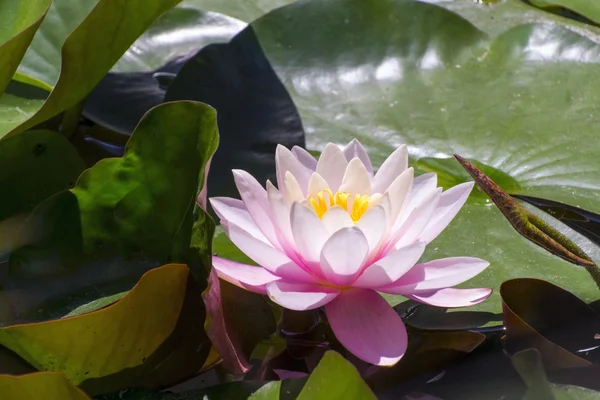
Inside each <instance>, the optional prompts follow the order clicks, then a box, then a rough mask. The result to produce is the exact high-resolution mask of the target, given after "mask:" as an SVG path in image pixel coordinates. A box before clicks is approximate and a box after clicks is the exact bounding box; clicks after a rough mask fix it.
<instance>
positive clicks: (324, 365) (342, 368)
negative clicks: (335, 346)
mask: <svg viewBox="0 0 600 400" xmlns="http://www.w3.org/2000/svg"><path fill="white" fill-rule="evenodd" d="M336 399H340V400H342V399H344V400H351V399H357V400H358V399H360V400H367V399H376V397H375V395H374V394H373V392H371V389H369V387H368V386H367V384H366V383H365V382H364V381H363V380H362V378H361V377H360V375H359V373H358V371H357V370H356V368H354V366H353V365H352V364H350V363H349V362H348V361H347V360H346V359H344V358H343V357H342V356H341V355H339V354H338V353H336V352H335V351H328V352H327V353H325V355H324V356H323V358H322V359H321V361H320V362H319V365H317V368H315V370H314V371H313V372H312V374H310V377H309V378H308V381H306V384H305V385H304V388H303V389H302V391H301V392H300V394H299V395H298V400H336Z"/></svg>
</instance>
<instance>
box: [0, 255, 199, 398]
mask: <svg viewBox="0 0 600 400" xmlns="http://www.w3.org/2000/svg"><path fill="white" fill-rule="evenodd" d="M201 304H202V301H201V298H200V294H199V290H198V287H197V285H196V283H195V282H194V281H193V279H191V278H190V276H189V270H188V268H187V267H185V266H184V265H176V264H172V265H167V266H164V267H160V268H156V269H154V270H152V271H149V272H147V273H146V274H145V275H144V276H143V277H142V279H141V280H140V282H139V283H138V284H137V285H136V286H135V287H134V288H133V289H132V290H131V292H130V293H129V294H127V295H126V296H125V297H123V298H122V299H121V300H120V301H118V302H117V303H115V304H114V305H112V306H109V307H107V308H105V309H102V310H99V311H95V312H92V313H89V314H84V315H80V316H76V317H69V318H64V319H60V320H55V321H48V322H41V323H34V324H23V325H16V326H12V327H7V328H2V329H0V343H1V344H3V345H5V346H6V347H8V348H9V349H11V350H13V351H15V352H16V353H18V354H19V355H20V356H21V357H23V358H24V359H25V360H27V361H28V362H29V363H31V364H32V365H33V366H35V367H36V368H38V369H40V370H50V371H58V372H62V373H64V374H65V376H66V377H67V378H68V379H69V380H70V381H71V382H73V383H74V384H76V385H82V386H83V387H84V388H86V390H87V391H88V392H92V393H103V392H109V391H113V390H117V389H122V388H125V387H129V386H150V387H161V386H163V385H167V384H172V383H176V382H178V381H180V380H181V379H182V378H185V377H187V376H189V375H191V374H193V373H194V372H196V371H198V370H199V369H200V367H201V366H202V365H203V363H204V360H205V358H206V356H207V354H208V352H209V349H210V342H209V341H208V338H206V336H205V335H204V333H203V330H202V322H203V315H202V314H203V313H202V312H201ZM199 307H200V310H198V308H199ZM194 327H196V328H194Z"/></svg>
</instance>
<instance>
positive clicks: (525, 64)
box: [250, 0, 600, 313]
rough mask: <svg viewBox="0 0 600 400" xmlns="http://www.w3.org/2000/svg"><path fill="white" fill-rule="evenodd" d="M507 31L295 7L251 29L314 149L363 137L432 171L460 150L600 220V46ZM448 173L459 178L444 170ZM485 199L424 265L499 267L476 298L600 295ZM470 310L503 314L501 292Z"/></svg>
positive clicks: (407, 7) (375, 8)
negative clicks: (523, 286)
mask: <svg viewBox="0 0 600 400" xmlns="http://www.w3.org/2000/svg"><path fill="white" fill-rule="evenodd" d="M501 3H510V1H508V2H501ZM471 4H472V3H471ZM498 4H500V3H498ZM500 6H501V5H498V7H500ZM473 7H474V9H473V10H471V11H470V13H471V17H470V18H471V19H473V20H474V19H477V18H479V19H480V21H483V20H484V18H488V19H489V17H490V12H491V11H489V10H488V9H493V8H494V7H496V5H494V4H491V5H486V6H485V7H487V9H486V10H483V8H485V7H482V8H478V7H476V6H473ZM529 8H531V7H529ZM532 10H534V11H535V12H537V13H538V15H539V14H540V12H539V11H536V10H535V9H532ZM477 13H481V15H480V16H479V17H477V18H476V17H474V16H473V15H475V14H477ZM501 15H502V14H501V13H499V14H497V15H496V18H498V16H501ZM300 16H302V18H300ZM332 16H335V18H332ZM289 21H294V23H290V22H289ZM511 24H512V25H511ZM574 24H575V23H574ZM507 25H510V26H514V24H513V23H512V22H510V21H509V22H506V23H505V27H504V28H503V29H498V31H497V33H494V34H492V35H490V34H488V33H487V32H484V31H481V30H480V29H478V27H476V26H475V25H473V24H471V23H470V22H468V21H467V20H465V19H463V18H462V17H460V16H458V15H457V14H455V13H453V12H450V11H448V10H446V9H444V8H441V7H439V6H436V5H432V4H426V3H419V2H414V1H401V2H398V1H391V0H387V1H386V0H384V1H379V2H377V3H376V4H373V3H369V4H366V3H364V2H362V1H358V0H333V1H327V2H322V1H304V2H298V3H294V4H291V5H289V6H286V7H283V8H280V9H277V10H275V11H273V12H271V13H269V14H268V15H266V16H264V17H263V18H260V19H259V20H257V21H255V22H253V23H252V24H251V25H250V29H253V30H254V32H255V33H256V36H257V37H258V39H259V41H260V44H261V47H262V49H263V50H264V52H265V54H266V57H267V58H268V59H269V60H270V62H271V64H272V65H273V68H274V69H275V71H276V72H277V74H278V76H279V77H280V79H281V80H282V81H283V83H284V84H285V86H286V87H287V89H288V91H289V92H290V95H291V96H292V98H293V100H294V101H295V103H296V105H297V107H298V109H299V112H300V115H301V117H302V119H303V124H304V126H305V127H306V131H307V143H308V145H309V147H310V148H312V149H317V150H318V149H321V148H322V147H323V145H324V144H325V143H326V142H329V141H333V142H336V143H340V144H342V143H347V142H348V141H349V140H350V139H351V138H353V137H357V138H358V139H359V140H361V142H362V143H363V144H364V145H366V146H367V148H368V150H369V151H370V154H371V155H372V157H373V159H374V160H375V163H376V164H378V163H381V162H382V160H383V159H384V158H385V157H386V156H387V155H388V154H389V153H391V152H392V151H393V150H394V148H395V147H396V146H398V145H399V144H401V143H407V144H408V146H409V151H410V154H411V158H412V160H413V163H414V162H415V161H418V160H420V159H422V158H428V160H429V164H428V165H429V166H430V167H432V166H433V168H431V169H432V170H435V168H438V167H435V165H434V164H433V163H432V162H431V159H432V158H433V159H445V158H450V157H451V156H452V154H453V153H458V154H460V155H462V156H463V157H467V158H469V159H473V160H476V161H478V162H480V163H482V164H484V165H486V166H489V167H490V168H493V169H495V170H497V171H500V172H501V173H502V174H504V176H505V177H508V178H510V179H508V180H509V181H510V182H513V183H511V186H512V188H520V189H517V190H516V191H517V192H519V193H521V194H529V195H532V196H539V197H542V198H548V199H553V200H557V201H563V202H566V203H569V204H574V205H580V206H582V207H584V208H586V209H589V210H591V211H598V210H600V200H598V197H597V191H598V189H600V185H598V179H597V177H598V174H599V173H600V166H599V165H598V163H597V154H598V152H599V151H600V148H596V147H600V144H597V143H598V141H597V140H595V136H596V132H595V130H596V126H597V124H598V123H599V122H600V117H599V115H600V106H599V105H598V104H600V103H599V102H598V100H599V98H598V96H599V95H598V93H600V91H599V89H600V79H598V78H597V74H596V73H595V71H596V70H597V69H598V66H599V65H598V64H599V63H600V46H599V45H598V44H596V43H595V42H594V41H593V40H591V39H589V38H587V37H584V36H581V35H579V34H577V33H575V32H573V30H575V29H573V30H568V29H565V28H562V27H560V26H556V25H552V24H527V25H520V26H516V27H510V28H506V26H507ZM574 26H575V25H574ZM580 32H581V33H585V32H584V31H583V30H581V31H580ZM332 33H335V34H332ZM589 36H590V37H593V34H592V33H590V34H589ZM384 38H385V39H384ZM437 172H440V173H441V174H446V175H448V174H450V175H452V171H451V170H449V169H448V168H446V167H444V166H443V165H440V166H439V171H437ZM462 180H463V178H461V177H460V176H454V181H455V182H460V181H462ZM442 183H443V182H442ZM509 189H510V188H509ZM476 197H477V196H472V199H471V200H470V201H469V202H468V203H467V204H466V206H465V207H464V208H463V210H462V211H461V212H460V213H459V215H458V216H457V218H456V219H455V221H454V222H453V223H452V224H451V225H450V227H449V228H448V229H446V231H445V232H444V233H443V234H442V235H441V236H440V237H439V238H438V239H436V240H435V241H434V242H433V243H431V244H430V245H429V246H428V249H427V251H426V254H425V256H424V258H423V260H428V259H433V258H441V257H449V256H461V255H462V256H465V255H466V256H475V257H481V258H484V259H487V260H488V261H490V262H491V266H490V267H489V268H488V269H487V270H486V271H485V272H483V273H482V274H480V275H479V276H477V277H476V278H474V279H472V280H471V281H469V282H467V283H466V284H463V285H462V287H482V286H483V287H492V288H494V289H496V290H497V289H498V288H499V285H500V283H501V282H502V281H504V280H507V279H510V278H515V277H538V278H541V279H547V280H550V281H552V282H553V283H555V284H558V285H560V286H561V287H564V288H567V289H568V290H572V291H573V292H574V293H575V294H577V295H578V296H580V297H581V298H583V299H585V300H586V301H591V300H594V299H597V298H598V297H599V295H598V294H599V293H598V289H597V288H596V287H595V285H594V283H593V282H592V281H591V279H590V278H589V277H588V275H587V273H586V272H585V271H584V270H583V269H582V268H579V267H576V266H573V265H570V264H569V263H567V262H564V261H562V260H560V259H558V258H556V257H554V256H552V255H549V254H547V253H546V252H545V251H543V250H541V249H539V248H538V247H536V246H535V245H533V244H531V243H528V242H527V241H526V240H525V239H524V238H522V237H520V236H519V235H518V234H517V233H516V232H514V231H513V230H512V228H511V227H510V225H509V224H508V222H507V221H505V220H504V218H503V217H502V216H501V215H500V213H499V212H498V210H497V209H496V208H495V207H493V206H491V205H490V204H489V203H486V202H482V201H480V200H478V199H476ZM389 300H390V301H391V302H392V303H397V302H399V301H400V300H401V299H400V298H398V297H394V298H389ZM470 310H479V311H491V312H496V313H497V312H500V299H499V296H498V294H497V293H495V294H494V295H493V296H492V297H491V298H490V299H489V300H487V301H486V302H484V303H482V304H481V305H478V306H476V307H473V308H470Z"/></svg>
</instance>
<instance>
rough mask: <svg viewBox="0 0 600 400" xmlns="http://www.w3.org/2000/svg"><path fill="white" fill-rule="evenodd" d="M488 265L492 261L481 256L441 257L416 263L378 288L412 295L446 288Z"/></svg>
mask: <svg viewBox="0 0 600 400" xmlns="http://www.w3.org/2000/svg"><path fill="white" fill-rule="evenodd" d="M488 265H490V263H488V262H487V261H485V260H482V259H480V258H473V257H450V258H440V259H439V260H433V261H429V262H426V263H424V264H417V265H415V266H414V267H413V268H412V269H411V270H410V271H408V272H407V273H406V274H405V275H404V276H402V277H401V278H400V279H398V280H397V281H396V282H394V283H392V284H391V285H388V286H384V287H382V288H379V289H378V290H380V291H382V292H384V293H392V294H401V295H410V294H413V293H414V292H421V291H425V290H438V289H444V288H448V287H451V286H454V285H458V284H459V283H463V282H465V281H468V280H469V279H471V278H473V277H474V276H476V275H477V274H479V273H480V272H481V271H483V270H484V269H486V268H487V267H488Z"/></svg>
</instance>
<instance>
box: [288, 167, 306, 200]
mask: <svg viewBox="0 0 600 400" xmlns="http://www.w3.org/2000/svg"><path fill="white" fill-rule="evenodd" d="M283 179H284V181H285V192H284V193H285V196H286V199H287V202H288V204H292V203H293V202H294V201H302V200H304V198H305V197H304V191H303V190H302V188H301V187H300V184H299V183H298V181H297V180H296V177H295V176H294V175H293V174H292V173H291V172H290V171H287V172H286V173H285V177H284V178H283Z"/></svg>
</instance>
